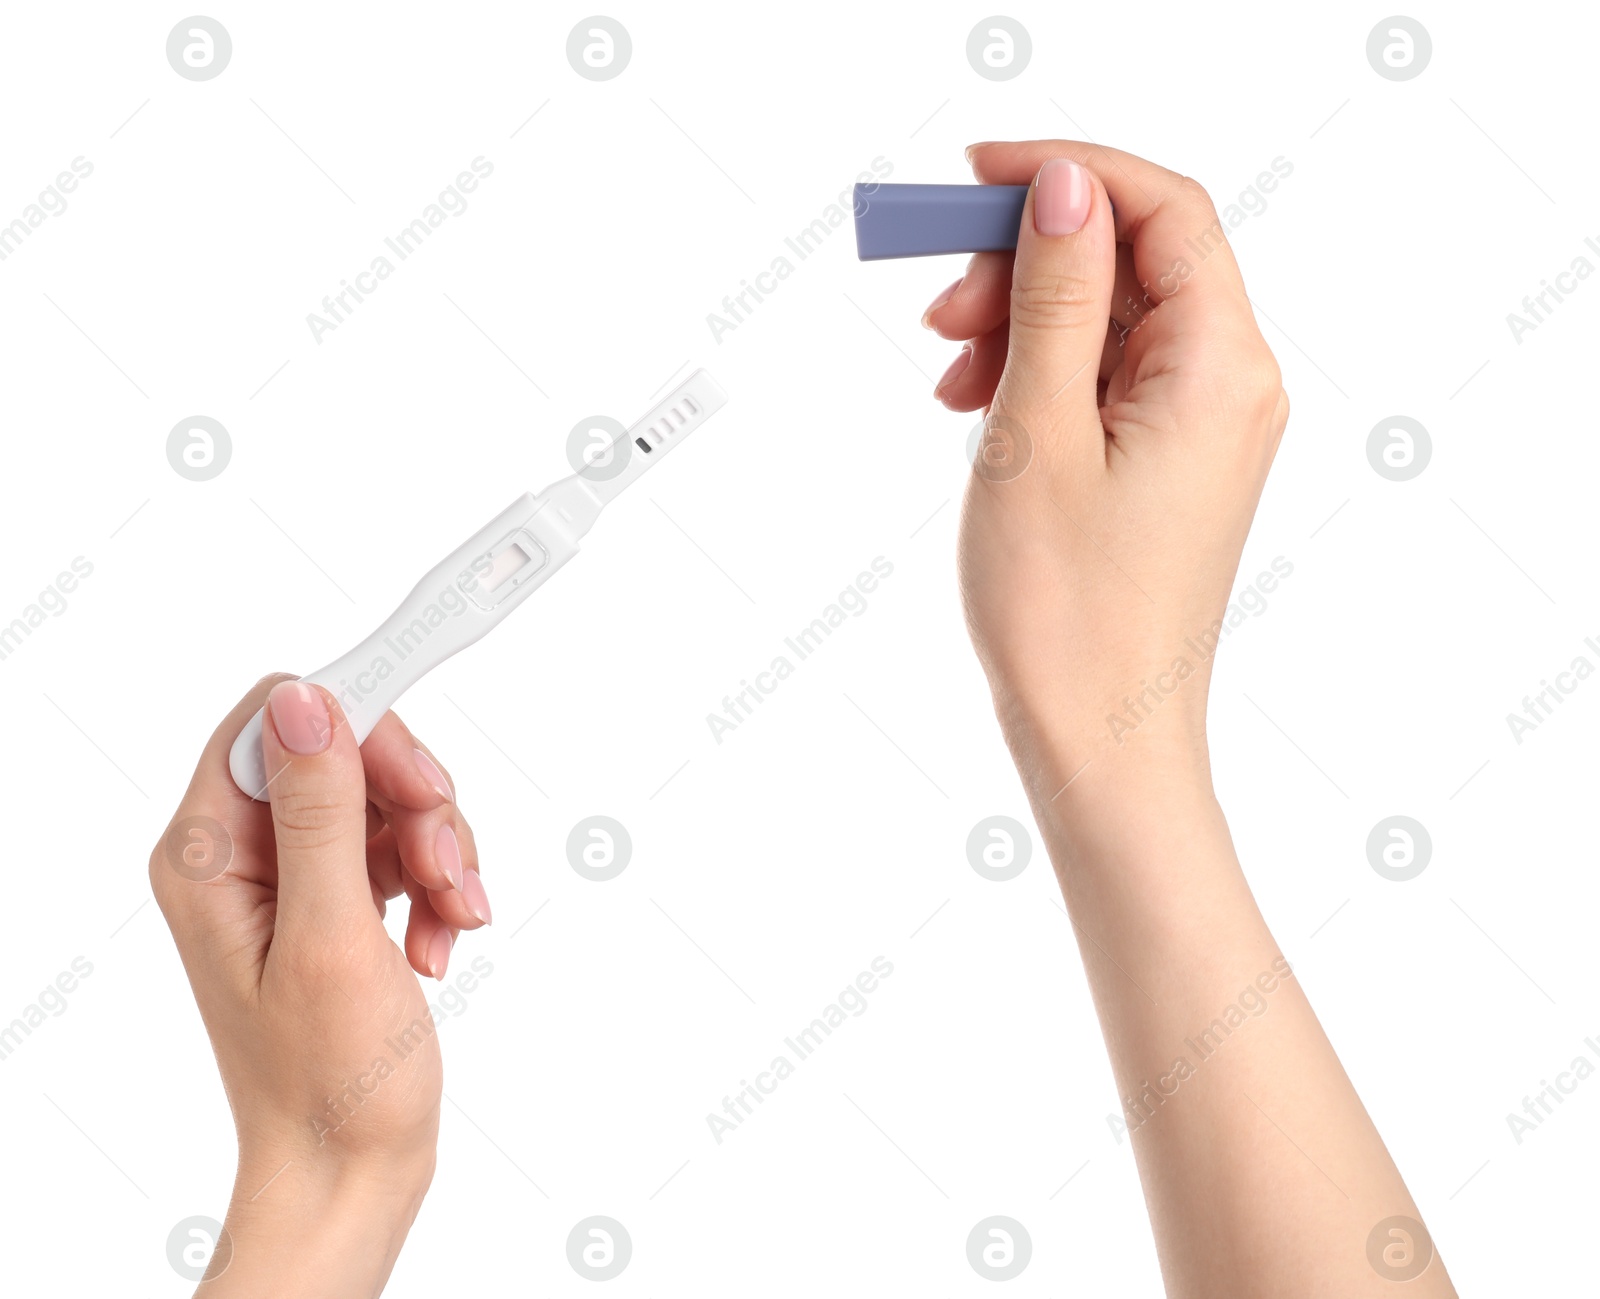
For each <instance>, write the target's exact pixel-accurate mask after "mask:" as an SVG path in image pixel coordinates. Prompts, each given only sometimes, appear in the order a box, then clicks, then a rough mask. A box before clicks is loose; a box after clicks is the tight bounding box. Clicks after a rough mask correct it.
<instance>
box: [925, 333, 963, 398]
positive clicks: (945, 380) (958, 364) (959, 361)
mask: <svg viewBox="0 0 1600 1299" xmlns="http://www.w3.org/2000/svg"><path fill="white" fill-rule="evenodd" d="M971 364H972V344H971V343H967V344H964V345H963V346H962V348H961V350H960V351H959V352H958V353H956V359H955V360H953V361H952V362H950V368H949V369H948V370H946V371H945V372H944V374H943V375H942V376H941V377H940V379H939V382H938V383H936V384H934V385H933V395H934V396H935V397H937V396H938V395H939V394H940V393H942V392H943V391H944V390H945V389H946V388H948V387H949V386H950V385H951V384H953V383H954V382H955V381H956V380H957V379H959V378H960V377H961V372H962V371H963V370H965V369H966V368H967V367H968V366H969V365H971Z"/></svg>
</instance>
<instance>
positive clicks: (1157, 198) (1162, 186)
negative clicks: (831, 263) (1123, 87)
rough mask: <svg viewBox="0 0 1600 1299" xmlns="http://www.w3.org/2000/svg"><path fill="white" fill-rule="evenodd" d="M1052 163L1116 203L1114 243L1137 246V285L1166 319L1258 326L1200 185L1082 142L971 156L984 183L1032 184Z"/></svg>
mask: <svg viewBox="0 0 1600 1299" xmlns="http://www.w3.org/2000/svg"><path fill="white" fill-rule="evenodd" d="M1051 158H1071V159H1072V160H1073V161H1075V162H1078V163H1081V164H1083V166H1085V167H1087V168H1088V169H1089V170H1090V171H1092V172H1093V173H1094V174H1095V175H1096V176H1097V177H1099V179H1100V182H1101V184H1103V185H1104V186H1105V188H1106V193H1107V195H1108V196H1109V197H1110V199H1111V206H1112V211H1113V215H1114V217H1115V225H1116V235H1117V242H1118V243H1125V244H1131V245H1132V246H1133V262H1134V269H1135V271H1136V272H1137V274H1138V278H1139V283H1140V285H1141V287H1143V288H1144V290H1145V292H1146V293H1147V294H1148V295H1149V298H1150V301H1151V302H1153V303H1157V304H1160V303H1166V304H1167V307H1168V310H1169V313H1170V314H1169V315H1168V319H1169V320H1173V319H1174V318H1192V320H1193V323H1199V321H1200V319H1201V318H1203V319H1204V320H1206V321H1208V322H1214V321H1215V320H1216V318H1217V314H1218V313H1223V314H1224V315H1225V316H1227V317H1231V318H1234V319H1237V320H1238V321H1239V322H1240V323H1248V325H1249V326H1250V328H1251V329H1252V330H1253V329H1254V328H1255V315H1254V313H1253V312H1252V311H1251V309H1250V301H1249V299H1248V298H1247V297H1246V296H1245V289H1244V277H1243V276H1242V275H1240V273H1239V263H1238V262H1237V261H1235V260H1234V256H1233V249H1232V248H1231V247H1230V246H1229V244H1228V238H1227V234H1226V232H1225V231H1224V229H1223V225H1222V219H1221V217H1219V216H1218V215H1217V209H1216V206H1215V205H1214V204H1213V203H1212V201H1211V197H1210V195H1208V194H1207V193H1206V191H1205V189H1204V188H1203V187H1202V186H1201V185H1200V183H1199V182H1198V181H1194V180H1191V179H1190V178H1189V177H1187V176H1182V175H1179V174H1178V173H1177V172H1175V171H1169V170H1168V169H1167V168H1165V167H1162V166H1158V165H1157V164H1156V163H1153V162H1149V161H1148V160H1146V159H1144V158H1140V157H1136V156H1135V155H1133V154H1131V153H1124V152H1123V151H1122V150H1120V149H1108V148H1106V147H1105V146H1103V145H1099V144H1093V143H1088V142H1085V141H1082V140H1021V141H999V142H993V143H986V144H975V145H973V146H972V147H971V148H970V149H968V150H967V159H968V161H969V162H971V164H972V170H973V174H974V175H976V176H977V178H978V179H979V180H980V181H981V182H982V183H983V184H985V185H1026V184H1029V183H1031V182H1032V180H1033V178H1034V177H1035V176H1036V175H1038V173H1039V168H1040V167H1042V166H1044V164H1045V163H1047V162H1048V161H1049V160H1050V159H1051ZM1179 323H1187V322H1185V321H1183V320H1180V321H1179Z"/></svg>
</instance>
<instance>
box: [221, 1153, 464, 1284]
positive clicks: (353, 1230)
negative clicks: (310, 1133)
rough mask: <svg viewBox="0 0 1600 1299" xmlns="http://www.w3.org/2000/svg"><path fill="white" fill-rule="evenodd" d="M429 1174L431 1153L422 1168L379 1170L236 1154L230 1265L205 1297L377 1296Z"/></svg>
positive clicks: (297, 1157)
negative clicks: (237, 1163) (237, 1161)
mask: <svg viewBox="0 0 1600 1299" xmlns="http://www.w3.org/2000/svg"><path fill="white" fill-rule="evenodd" d="M432 1175H433V1161H432V1157H431V1154H430V1156H429V1158H428V1159H427V1160H426V1162H425V1163H424V1162H422V1161H417V1162H414V1163H407V1164H405V1165H403V1166H402V1165H386V1166H384V1167H382V1168H380V1167H378V1166H377V1165H376V1164H361V1163H356V1162H354V1161H350V1160H328V1159H321V1160H315V1159H310V1158H308V1157H307V1156H306V1155H305V1153H304V1152H303V1151H281V1152H270V1153H269V1152H266V1151H259V1152H251V1153H249V1154H245V1153H241V1156H240V1161H239V1170H238V1173H237V1176H236V1178H235V1182H234V1188H233V1196H232V1199H231V1201H230V1203H229V1206H228V1216H227V1221H226V1223H225V1228H226V1232H227V1237H228V1248H229V1250H230V1252H231V1256H230V1257H229V1260H228V1264H227V1267H226V1269H225V1270H224V1271H222V1272H221V1273H220V1274H218V1275H216V1276H213V1277H212V1278H211V1279H209V1280H208V1282H207V1284H206V1287H205V1291H204V1293H205V1294H206V1295H207V1296H211V1297H213V1299H219V1297H225V1299H254V1296H256V1295H261V1296H267V1295H280V1294H285V1293H290V1294H294V1295H296V1296H303V1297H305V1299H313V1297H315V1299H320V1297H321V1296H324V1295H326V1296H328V1297H329V1299H334V1297H335V1296H339V1297H340V1299H345V1297H347V1296H353V1295H376V1294H378V1293H379V1292H380V1291H381V1290H382V1288H383V1285H384V1283H385V1282H386V1281H387V1279H388V1276H389V1273H390V1271H391V1270H392V1269H393V1267H394V1262H395V1259H396V1258H397V1257H398V1255H399V1253H400V1248H401V1246H402V1245H403V1244H404V1243H405V1238H406V1235H407V1233H408V1232H409V1231H410V1229H411V1224H412V1222H413V1221H414V1220H415V1219H416V1215H417V1211H418V1210H419V1209H420V1208H421V1206H422V1200H423V1197H424V1195H425V1194H426V1193H427V1189H428V1186H429V1184H430V1182H431V1180H432ZM219 1252H220V1251H219Z"/></svg>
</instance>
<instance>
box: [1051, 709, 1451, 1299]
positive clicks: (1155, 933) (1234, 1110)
mask: <svg viewBox="0 0 1600 1299" xmlns="http://www.w3.org/2000/svg"><path fill="white" fill-rule="evenodd" d="M1029 749H1030V754H1029V762H1030V764H1031V766H1032V770H1031V771H1029V770H1027V769H1026V768H1025V770H1024V776H1025V778H1026V779H1027V782H1028V784H1029V788H1030V796H1031V797H1032V799H1033V802H1034V808H1035V814H1036V818H1037V821H1038V824H1039V826H1040V829H1041V831H1042V833H1043V834H1044V837H1045V840H1046V843H1047V846H1048V848H1049V851H1050V855H1051V858H1052V861H1053V862H1054V864H1055V867H1056V871H1057V875H1058V877H1059V879H1060V882H1061V887H1062V893H1063V896H1064V897H1065V899H1066V904H1067V910H1068V913H1069V915H1070V916H1071V919H1072V923H1073V927H1074V930H1075V932H1076V934H1077V936H1078V942H1079V947H1080V951H1081V953H1082V956H1083V961H1084V966H1085V969H1086V970H1087V972H1088V976H1089V981H1090V987H1091V990H1092V992H1093V996H1094V1000H1095V1005H1096V1009H1097V1011H1098V1013H1099V1017H1100V1021H1101V1025H1102V1029H1103V1031H1104V1033H1105V1037H1106V1043H1107V1046H1108V1048H1109V1050H1110V1054H1111V1060H1112V1067H1113V1070H1114V1073H1115V1077H1116V1084H1117V1093H1118V1098H1119V1101H1120V1108H1121V1109H1122V1111H1123V1117H1124V1121H1125V1122H1126V1124H1127V1127H1128V1132H1129V1136H1130V1138H1131V1141H1132V1145H1133V1150H1134V1154H1135V1158H1136V1160H1137V1162H1138V1165H1139V1172H1140V1177H1141V1180H1142V1182H1143V1184H1144V1188H1145V1196H1146V1200H1147V1202H1148V1206H1149V1211H1150V1216H1151V1221H1152V1225H1153V1226H1154V1228H1155V1234H1156V1240H1157V1245H1158V1249H1159V1251H1160V1255H1161V1264H1162V1270H1163V1273H1164V1275H1165V1278H1166V1281H1167V1286H1168V1290H1169V1293H1171V1294H1173V1295H1181V1296H1191V1295H1208V1296H1209V1295H1219V1294H1227V1295H1230V1296H1232V1295H1238V1296H1253V1295H1258V1294H1259V1295H1263V1296H1265V1295H1271V1296H1274V1297H1275V1299H1281V1297H1282V1296H1287V1295H1296V1296H1298V1295H1329V1296H1334V1295H1337V1296H1341V1299H1342V1297H1343V1296H1350V1295H1357V1294H1368V1293H1371V1294H1380V1293H1388V1287H1389V1286H1391V1285H1392V1284H1393V1282H1392V1280H1391V1279H1387V1278H1385V1277H1383V1276H1381V1275H1380V1274H1379V1273H1378V1272H1377V1271H1375V1270H1374V1268H1373V1267H1372V1266H1371V1265H1370V1264H1369V1262H1368V1257H1367V1241H1368V1237H1369V1235H1370V1234H1371V1233H1372V1231H1373V1228H1374V1227H1375V1226H1376V1225H1377V1224H1378V1223H1379V1222H1381V1221H1382V1220H1384V1219H1387V1218H1391V1217H1394V1216H1396V1215H1404V1216H1405V1217H1407V1218H1411V1219H1420V1218H1421V1215H1420V1213H1418V1211H1417V1209H1416V1206H1415V1205H1414V1204H1413V1202H1412V1200H1411V1197H1410V1195H1409V1194H1408V1193H1407V1191H1406V1188H1405V1185H1404V1183H1403V1181H1402V1180H1401V1178H1400V1174H1399V1172H1398V1171H1397V1170H1396V1168H1395V1166H1394V1163H1393V1161H1392V1160H1391V1159H1390V1157H1389V1154H1388V1151H1387V1150H1386V1149H1385V1148H1384V1145H1383V1142H1382V1139H1381V1138H1380V1137H1379V1135H1378V1133H1377V1130H1376V1129H1375V1128H1374V1127H1373V1125H1372V1122H1371V1120H1370V1119H1369V1118H1368V1116H1367V1114H1366V1111H1365V1109H1364V1108H1363V1107H1362V1105H1361V1102H1360V1099H1359V1098H1358V1097H1357V1095H1356V1092H1355V1089H1354V1088H1353V1087H1352V1086H1351V1084H1350V1081H1349V1079H1348V1078H1347V1077H1346V1075H1345V1072H1344V1069H1343V1067H1342V1066H1341V1065H1340V1063H1339V1060H1338V1057H1337V1056H1336V1055H1335V1053H1334V1051H1333V1048H1332V1046H1331V1045H1330V1043H1329V1041H1328V1039H1327V1037H1326V1035H1325V1034H1324V1033H1323V1031H1322V1027H1321V1025H1320V1024H1319V1023H1318V1022H1317V1019H1316V1016H1315V1014H1314V1013H1313V1012H1312V1009H1311V1006H1310V1004H1309V1003H1308V1002H1307V1000H1306V998H1305V995H1304V993H1303V991H1302V989H1301V986H1300V984H1299V982H1298V980H1297V979H1295V977H1294V975H1293V973H1292V971H1291V970H1290V969H1289V966H1288V962H1287V961H1286V960H1285V959H1284V958H1283V955H1282V953H1281V951H1280V949H1279V947H1278V945H1277V943H1276V941H1275V940H1274V939H1273V937H1272V934H1271V931H1270V930H1269V929H1268V928H1267V925H1266V922H1265V920H1264V919H1263V918H1262V916H1261V913H1260V910H1259V909H1258V908H1257V906H1256V903H1255V900H1254V898H1253V897H1252V896H1251V893H1250V889H1249V886H1248V885H1247V883H1246V882H1245V879H1244V876H1243V873H1242V871H1241V870H1240V868H1239V863H1238V858H1237V856H1236V854H1235V851H1234V848H1233V843H1232V839H1231V837H1230V835H1229V833H1228V828H1227V823H1226V821H1225V819H1224V817H1223V815H1222V810H1221V808H1220V807H1219V806H1218V804H1217V802H1216V799H1215V797H1214V796H1213V794H1212V791H1211V787H1210V781H1209V776H1208V775H1207V773H1206V771H1205V766H1204V760H1203V757H1202V758H1200V759H1199V760H1198V761H1194V760H1191V759H1189V758H1181V757H1180V758H1177V759H1175V760H1165V759H1163V760H1156V759H1155V757H1154V755H1151V754H1148V753H1137V752H1132V753H1130V752H1129V751H1128V750H1127V749H1126V748H1124V749H1121V750H1118V749H1115V748H1112V747H1110V746H1107V747H1106V748H1104V749H1102V750H1100V751H1099V752H1097V754H1096V755H1095V757H1094V758H1093V759H1092V760H1091V761H1090V762H1089V765H1088V766H1087V767H1084V768H1083V769H1082V773H1081V775H1079V776H1078V778H1077V779H1075V780H1073V781H1072V783H1071V784H1070V785H1068V786H1067V788H1065V789H1064V790H1062V789H1060V788H1059V787H1060V785H1061V783H1062V781H1063V780H1064V779H1065V777H1061V778H1060V779H1057V778H1056V777H1057V774H1058V773H1059V772H1060V771H1061V770H1062V765H1061V764H1058V763H1056V762H1054V761H1052V756H1053V755H1052V754H1051V752H1050V744H1049V741H1048V740H1036V741H1035V742H1034V743H1032V744H1031V745H1030V746H1029ZM1062 756H1065V755H1062ZM1082 761H1083V758H1082V756H1081V755H1080V754H1077V753H1075V754H1074V755H1073V758H1072V765H1071V766H1070V767H1068V768H1066V770H1067V774H1069V775H1070V774H1071V771H1073V770H1077V769H1078V767H1079V766H1081V763H1082ZM1413 1284H1414V1286H1415V1287H1416V1288H1415V1290H1414V1293H1415V1294H1417V1295H1452V1294H1454V1290H1453V1289H1452V1288H1451V1286H1450V1283H1449V1280H1448V1278H1447V1276H1446V1275H1445V1272H1444V1268H1443V1265H1442V1264H1441V1263H1440V1262H1439V1261H1438V1260H1437V1259H1435V1260H1434V1261H1433V1262H1432V1263H1431V1264H1430V1265H1429V1266H1428V1268H1427V1269H1426V1270H1425V1271H1424V1272H1423V1274H1422V1275H1421V1276H1419V1277H1418V1278H1417V1279H1416V1281H1415V1282H1414V1283H1413Z"/></svg>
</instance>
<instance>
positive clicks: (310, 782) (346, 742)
mask: <svg viewBox="0 0 1600 1299" xmlns="http://www.w3.org/2000/svg"><path fill="white" fill-rule="evenodd" d="M262 723H263V724H262V727H261V752H262V756H263V757H264V758H265V759H266V768H267V772H268V775H269V777H270V779H269V780H268V782H267V795H268V797H269V798H270V799H271V802H272V831H273V835H274V838H275V839H276V841H277V851H278V924H279V926H280V927H287V930H288V932H289V933H290V934H291V935H293V934H294V933H296V932H299V933H304V934H309V933H312V932H315V931H317V930H321V931H323V932H329V931H333V930H339V931H343V932H348V927H349V925H350V924H352V923H353V922H355V921H356V920H358V919H359V918H360V916H361V915H362V913H363V912H365V913H366V914H367V915H371V916H375V915H376V914H377V913H376V912H375V911H374V910H373V906H372V890H371V887H370V886H369V884H368V883H367V778H366V772H365V770H364V769H363V767H362V763H361V750H360V748H359V747H358V746H357V744H356V741H355V736H354V735H352V734H351V733H350V724H349V722H348V721H347V720H346V719H345V716H344V712H343V710H342V709H340V707H339V705H338V704H337V703H336V702H335V701H334V699H333V696H331V695H330V694H328V693H327V691H325V690H323V689H322V687H321V686H314V685H310V684H308V683H306V682H304V681H282V682H279V683H278V684H277V685H275V686H273V688H272V691H271V693H270V694H269V695H268V696H267V707H266V715H265V717H264V718H263V719H262Z"/></svg>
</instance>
